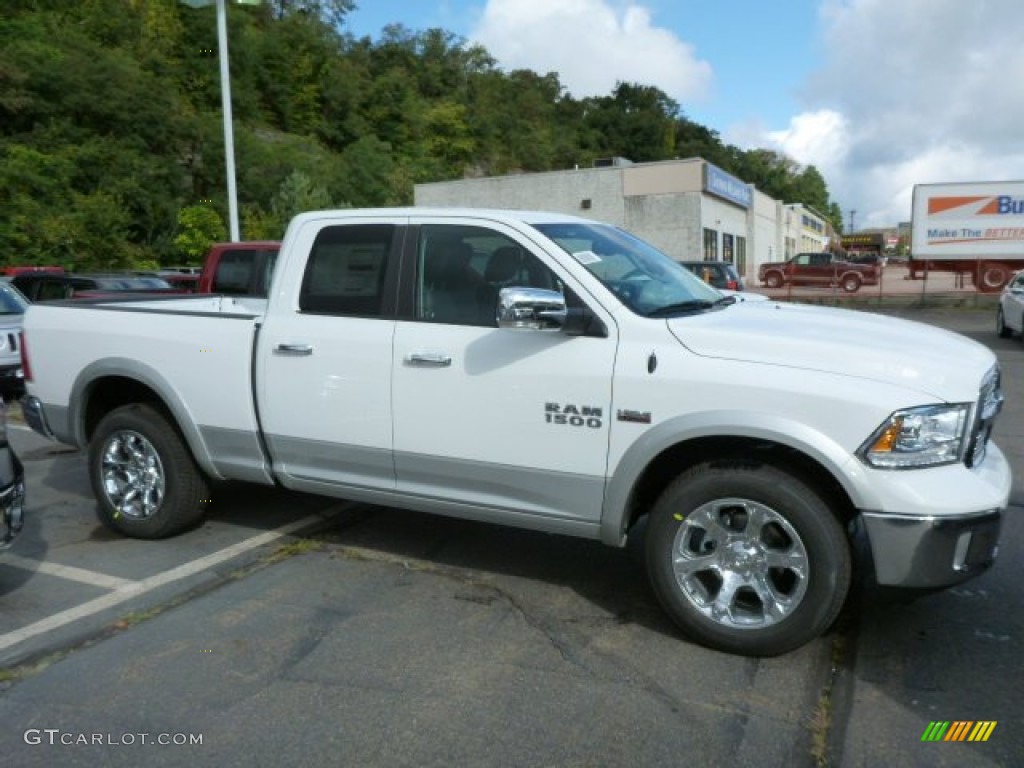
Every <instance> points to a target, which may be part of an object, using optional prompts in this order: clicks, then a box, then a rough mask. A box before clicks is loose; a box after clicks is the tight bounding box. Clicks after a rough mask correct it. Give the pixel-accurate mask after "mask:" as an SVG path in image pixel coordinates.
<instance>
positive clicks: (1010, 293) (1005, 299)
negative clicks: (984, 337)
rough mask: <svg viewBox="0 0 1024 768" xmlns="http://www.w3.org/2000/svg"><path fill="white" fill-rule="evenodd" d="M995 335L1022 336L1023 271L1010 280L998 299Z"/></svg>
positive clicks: (1023, 331)
mask: <svg viewBox="0 0 1024 768" xmlns="http://www.w3.org/2000/svg"><path fill="white" fill-rule="evenodd" d="M996 333H998V334H999V335H1000V336H1002V337H1003V338H1007V337H1009V336H1012V335H1013V334H1015V333H1020V334H1024V270H1021V271H1020V272H1018V273H1017V274H1015V275H1014V276H1013V277H1012V278H1010V282H1008V283H1007V284H1006V287H1005V288H1003V293H1002V295H1001V296H1000V297H999V307H998V308H997V309H996Z"/></svg>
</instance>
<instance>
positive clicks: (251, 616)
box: [0, 309, 1024, 768]
mask: <svg viewBox="0 0 1024 768" xmlns="http://www.w3.org/2000/svg"><path fill="white" fill-rule="evenodd" d="M893 312H896V313H899V314H904V315H906V316H908V317H912V318H914V319H918V320H923V321H927V322H932V323H935V324H939V325H943V326H944V327H950V328H953V329H955V330H958V331H960V332H963V333H966V334H967V335H970V336H972V337H973V338H976V339H978V340H979V341H982V342H983V343H986V344H988V345H989V346H991V347H992V348H993V349H994V350H996V352H997V354H999V356H1000V359H1001V361H1002V364H1003V369H1004V381H1005V385H1004V386H1005V390H1006V394H1007V398H1008V403H1007V407H1006V411H1005V413H1004V415H1003V417H1002V419H1001V421H1000V423H999V425H998V442H999V443H1000V445H1001V447H1002V448H1003V449H1004V451H1005V452H1006V453H1007V455H1008V456H1009V457H1010V459H1011V461H1012V462H1013V464H1014V467H1015V469H1016V471H1017V477H1018V478H1024V474H1021V471H1022V470H1024V345H1022V344H1021V342H1020V340H1018V339H1010V340H1006V339H998V338H997V337H996V335H995V333H994V330H993V322H992V321H993V316H992V313H991V312H987V311H960V310H932V311H925V312H922V311H919V310H914V309H901V310H893ZM11 439H12V443H14V445H15V447H16V449H17V450H18V452H19V455H20V456H21V457H22V459H23V461H24V462H25V465H26V471H27V473H28V488H29V494H30V497H29V506H28V515H29V517H28V523H27V527H26V530H25V531H24V533H23V534H22V536H21V537H20V539H19V540H18V541H17V542H16V545H15V547H14V548H13V549H12V550H9V551H7V552H5V553H3V554H2V555H0V611H2V613H0V665H2V667H3V670H4V671H3V672H2V675H3V676H2V677H0V754H2V755H4V760H5V762H7V764H10V765H19V766H20V765H26V766H30V765H46V766H49V765H53V764H61V765H90V766H92V765H97V764H104V765H141V764H145V765H169V766H177V765H193V764H203V765H224V766H230V765H271V764H274V765H280V764H298V763H301V764H311V765H312V764H332V765H353V766H355V765H359V766H362V765H379V766H392V765H416V766H430V765H438V766H440V765H444V766H451V765H474V766H476V765H484V766H486V765H493V766H507V765H514V766H533V765H551V766H554V765H558V766H561V765H573V766H577V765H578V766H604V765H607V766H621V765H627V764H628V765H644V766H647V765H651V766H656V765H666V766H667V765H672V766H678V765H697V766H700V765H724V764H729V765H736V766H746V765H750V766H753V765H758V766H766V765H767V766H773V765H780V766H781V765H785V766H820V765H835V766H850V767H851V768H852V767H854V766H857V767H860V766H875V765H887V766H890V765H895V766H899V765H906V766H918V765H922V766H924V765H927V766H931V767H934V766H1010V765H1019V764H1020V755H1022V754H1024V716H1022V715H1021V713H1020V710H1019V704H1020V696H1019V692H1018V683H1017V676H1018V675H1017V670H1018V669H1019V666H1020V662H1019V652H1018V648H1019V644H1020V638H1021V636H1022V630H1024V627H1022V623H1024V619H1022V618H1021V617H1022V616H1024V610H1022V609H1024V596H1022V591H1021V588H1020V584H1019V580H1018V578H1017V574H1018V573H1019V567H1018V565H1017V564H1018V563H1019V562H1020V558H1021V556H1022V555H1024V523H1022V522H1021V517H1020V512H1021V509H1020V504H1021V502H1022V501H1024V491H1022V490H1021V489H1022V488H1024V486H1020V485H1018V487H1016V488H1015V492H1014V499H1013V501H1014V505H1015V506H1014V507H1013V508H1012V509H1011V514H1010V515H1009V517H1008V519H1007V521H1006V525H1005V528H1004V535H1003V544H1002V549H1001V553H1000V561H999V562H998V563H997V565H996V567H995V568H994V569H992V570H991V571H990V572H988V573H986V574H984V575H983V576H981V577H980V578H978V579H975V580H974V581H971V582H969V583H968V584H967V585H964V587H962V588H960V589H955V590H950V591H947V592H944V593H941V594H938V595H934V596H931V597H928V598H924V599H921V600H918V601H916V602H914V603H911V604H909V605H900V604H879V603H875V602H868V603H866V604H865V605H863V606H854V607H853V608H852V609H851V610H850V611H848V613H847V615H846V616H845V617H844V619H843V620H842V621H841V622H840V624H839V626H838V627H837V628H836V630H835V631H834V632H832V633H831V634H829V635H828V636H826V637H823V638H821V639H820V640H818V641H815V642H813V643H811V644H809V645H808V646H806V647H804V648H803V649H801V650H799V651H797V652H795V653H792V654H789V655H787V656H784V657H781V658H777V659H765V660H752V659H743V658H738V657H732V656H727V655H724V654H719V653H715V652H713V651H709V650H706V649H703V648H700V647H697V646H694V645H691V644H689V643H687V642H686V641H684V640H682V639H680V637H679V636H678V634H677V633H676V631H675V630H674V628H673V627H672V625H671V624H670V623H669V621H668V620H667V619H666V618H665V616H664V615H663V613H662V612H661V610H660V608H659V607H658V605H657V603H656V601H655V599H654V597H653V595H652V594H651V593H650V591H649V588H648V586H647V583H646V579H645V577H644V573H643V569H642V567H641V565H640V563H639V559H638V558H637V556H636V554H635V553H634V552H632V551H630V550H629V549H627V550H623V551H619V550H613V549H609V548H606V547H602V546H601V545H599V544H596V543H594V542H588V541H582V540H577V539H570V538H565V537H559V536H551V535H545V534H539V533H534V532H528V531H519V530H512V529H506V528H499V527H495V526H488V525H483V524H477V523H470V522H465V521H458V520H449V519H443V518H436V517H429V516H425V515H418V514H414V513H408V512H402V511H398V510H391V509H384V508H378V507H367V506H363V505H355V504H347V503H341V502H338V501H336V500H329V499H320V498H316V497H310V496H304V495H297V494H289V493H284V492H272V493H268V492H267V491H266V489H262V488H259V489H256V488H252V487H248V486H229V487H225V488H221V489H218V492H217V493H216V495H215V497H214V498H215V503H214V507H213V508H212V509H211V514H210V519H209V520H208V522H207V523H205V524H204V525H203V526H202V527H200V528H198V529H197V530H194V531H191V532H189V533H186V534H184V535H182V536H178V537H176V538H174V539H171V540H169V541H164V542H141V541H134V540H127V539H122V538H120V537H118V536H116V535H114V534H111V533H108V532H107V531H106V530H105V529H103V528H102V527H100V526H99V524H98V523H97V522H96V518H95V515H94V513H93V501H92V496H91V493H90V491H89V487H88V481H87V479H86V474H85V466H84V460H83V458H82V456H80V455H79V454H78V453H77V452H75V451H71V450H69V449H67V448H65V447H62V446H58V445H55V444H52V443H48V442H46V441H45V440H42V439H41V438H39V437H38V436H36V435H34V434H32V433H30V432H28V431H26V430H25V429H24V428H23V427H21V428H19V426H18V425H14V426H13V429H12V437H11ZM1019 482H1020V481H1018V483H1019ZM939 720H941V721H947V720H948V721H967V720H971V721H995V722H996V726H995V728H994V730H993V731H992V734H991V737H990V738H989V740H988V741H987V742H984V743H953V744H950V743H923V742H922V741H921V736H922V733H923V732H924V730H925V729H926V728H927V727H928V724H929V723H930V722H932V721H939Z"/></svg>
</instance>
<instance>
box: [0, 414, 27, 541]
mask: <svg viewBox="0 0 1024 768" xmlns="http://www.w3.org/2000/svg"><path fill="white" fill-rule="evenodd" d="M24 521H25V471H24V469H22V466H21V462H20V461H18V456H17V454H15V453H14V449H13V448H11V444H10V443H9V442H7V406H5V405H4V403H3V401H2V400H0V549H6V548H7V547H8V546H10V544H11V542H12V541H14V537H15V536H17V535H18V532H19V531H20V530H21V527H22V524H23V523H24Z"/></svg>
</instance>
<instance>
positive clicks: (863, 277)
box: [757, 251, 881, 293]
mask: <svg viewBox="0 0 1024 768" xmlns="http://www.w3.org/2000/svg"><path fill="white" fill-rule="evenodd" d="M880 271H881V267H879V266H878V265H876V264H854V263H852V262H849V261H845V260H843V259H841V258H839V257H838V256H836V255H835V254H832V253H828V252H824V251H823V252H821V253H798V254H797V255H796V256H794V257H793V258H791V259H789V260H788V261H781V262H769V263H767V264H762V265H761V266H760V267H759V268H758V274H757V276H758V279H759V280H760V281H761V282H762V283H764V284H765V285H766V286H768V287H769V288H781V287H782V286H784V285H786V284H787V283H788V284H790V285H814V286H820V287H823V288H827V287H830V286H836V285H838V286H839V287H840V288H842V289H843V290H844V291H846V292H847V293H854V292H856V291H859V290H860V287H861V286H862V285H878V275H879V273H880Z"/></svg>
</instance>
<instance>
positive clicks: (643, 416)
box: [616, 410, 651, 424]
mask: <svg viewBox="0 0 1024 768" xmlns="http://www.w3.org/2000/svg"><path fill="white" fill-rule="evenodd" d="M616 416H617V417H618V419H619V421H632V422H633V423H634V424H650V423H651V412H650V411H623V410H620V411H619V412H618V414H616Z"/></svg>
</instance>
